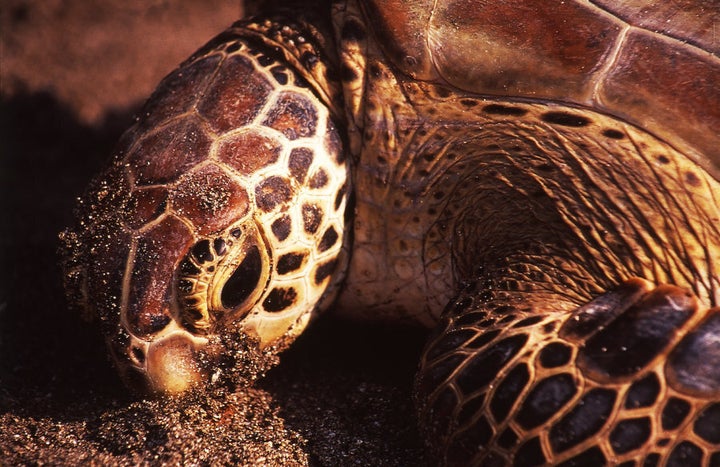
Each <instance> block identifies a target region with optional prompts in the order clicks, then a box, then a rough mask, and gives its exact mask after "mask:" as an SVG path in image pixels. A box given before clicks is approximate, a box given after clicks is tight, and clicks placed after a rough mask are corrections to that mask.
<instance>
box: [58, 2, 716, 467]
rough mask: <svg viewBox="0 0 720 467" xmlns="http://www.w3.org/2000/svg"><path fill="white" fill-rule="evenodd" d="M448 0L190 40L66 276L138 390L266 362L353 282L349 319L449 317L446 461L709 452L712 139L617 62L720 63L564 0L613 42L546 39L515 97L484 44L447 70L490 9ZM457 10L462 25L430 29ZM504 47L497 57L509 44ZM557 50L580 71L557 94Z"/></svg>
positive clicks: (647, 458)
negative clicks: (417, 16)
mask: <svg viewBox="0 0 720 467" xmlns="http://www.w3.org/2000/svg"><path fill="white" fill-rule="evenodd" d="M456 3H457V4H458V5H459V6H458V8H460V7H469V6H472V5H470V4H468V3H467V2H462V1H458V2H456ZM563 5H564V4H563ZM449 6H452V5H449V4H445V3H442V2H439V3H438V2H436V3H434V4H433V7H432V9H431V10H430V11H429V12H421V13H422V14H423V15H424V14H425V13H427V14H428V15H429V16H428V17H424V16H422V15H421V16H422V18H424V19H423V21H427V31H425V30H420V31H418V33H419V34H417V35H415V34H409V35H408V36H402V35H403V34H405V33H407V32H408V31H407V29H403V28H404V27H405V24H399V25H397V26H398V30H397V31H396V30H394V29H392V28H391V29H383V28H384V26H387V25H386V24H385V23H382V22H381V21H374V22H373V21H371V20H370V18H374V17H372V16H370V13H372V12H376V13H379V14H381V15H383V14H385V15H386V16H382V19H388V18H391V17H392V15H393V14H398V15H399V16H398V17H402V13H403V10H402V8H404V6H403V5H402V4H394V6H393V8H390V7H388V8H387V9H386V10H380V11H379V12H378V11H376V10H374V9H377V8H378V5H376V4H374V3H372V2H368V3H362V4H360V3H356V2H347V3H342V2H341V3H337V4H334V5H333V10H332V19H333V21H332V22H333V25H334V27H335V34H334V38H335V39H336V42H333V41H332V40H330V39H329V37H330V34H329V31H326V30H318V29H315V28H314V27H313V26H310V25H309V24H308V23H305V22H303V21H301V20H297V21H295V20H289V19H281V18H279V17H276V18H275V19H273V20H262V19H260V20H256V21H250V22H244V23H238V24H237V25H235V26H234V27H233V28H231V29H230V30H229V31H228V32H226V33H224V34H222V35H221V36H219V37H218V38H217V39H216V40H214V41H212V42H211V43H210V44H209V45H208V46H206V47H205V48H203V49H201V50H200V51H199V52H198V53H197V54H196V55H195V56H194V57H193V58H191V59H190V60H189V61H188V62H186V63H185V64H183V65H182V66H181V68H180V69H179V70H178V71H176V72H175V73H173V74H171V75H170V76H169V77H168V78H167V79H166V80H165V81H163V83H161V86H160V88H159V89H158V91H157V92H156V94H155V95H154V96H153V97H152V98H151V99H150V101H149V103H148V106H147V107H146V109H145V110H144V113H143V116H142V118H141V119H140V120H139V122H138V123H137V125H136V126H135V127H133V128H132V129H131V130H129V131H128V133H127V134H126V136H125V137H124V138H123V141H122V142H121V145H120V149H119V152H118V154H117V155H116V158H115V159H114V161H113V163H112V165H111V167H110V168H109V169H108V170H107V171H106V172H105V173H104V174H103V175H101V177H100V178H98V180H97V181H96V182H95V184H94V186H93V187H92V189H91V190H90V192H89V194H88V195H87V196H86V197H85V198H84V200H83V202H82V203H83V204H81V209H80V213H81V217H80V222H79V225H78V227H77V228H76V229H74V230H69V231H67V232H66V233H65V235H64V239H65V242H66V251H67V253H66V264H65V266H66V271H67V272H66V277H67V279H68V286H69V289H70V290H71V291H74V297H75V299H76V300H77V301H79V302H81V304H82V305H83V306H84V307H85V308H86V311H87V312H88V314H94V315H97V316H99V317H100V319H101V322H102V324H103V325H104V330H105V332H106V335H107V337H108V344H109V347H110V349H111V352H112V353H113V355H114V357H115V359H116V361H117V363H118V367H119V368H120V370H121V372H122V373H123V374H124V376H125V378H126V380H127V381H128V382H129V383H130V384H136V385H137V386H138V387H139V388H140V389H141V390H146V391H154V392H160V393H178V392H182V391H185V390H187V389H189V388H190V387H192V386H193V385H197V384H205V383H206V382H208V380H210V381H212V380H214V379H216V378H217V377H218V376H220V375H221V374H222V373H223V372H224V373H228V372H229V373H232V374H233V377H236V376H237V372H235V373H234V372H233V366H234V368H240V369H241V371H239V373H240V374H241V376H242V377H246V378H248V379H251V380H252V379H253V378H254V377H255V375H257V374H259V373H262V371H263V370H264V369H265V368H266V367H267V365H268V364H270V363H271V362H272V356H273V355H275V354H276V353H277V352H279V351H280V350H282V349H283V348H285V347H286V346H287V345H288V344H289V343H290V342H291V341H292V340H293V339H294V338H295V337H296V336H297V335H298V334H299V333H300V332H301V331H302V330H303V329H304V328H305V326H306V325H307V323H308V322H309V320H310V319H311V318H312V317H313V316H314V315H315V314H316V313H317V312H318V311H321V310H322V309H324V308H326V307H327V305H328V304H329V303H330V301H331V300H332V299H333V298H334V297H335V296H337V301H336V304H335V307H336V308H337V309H338V310H339V311H341V312H343V313H345V314H348V315H355V316H359V317H364V318H369V319H391V320H396V321H397V320H401V321H408V322H415V323H420V324H423V325H426V326H428V327H435V332H434V334H433V337H432V338H431V339H430V341H429V343H428V346H427V348H426V351H425V354H424V356H423V358H422V361H421V367H420V371H419V373H418V377H417V383H416V399H417V405H418V413H419V419H420V422H421V427H422V429H423V431H424V433H425V434H426V438H427V440H428V446H429V451H430V453H431V454H432V455H433V456H434V457H435V458H436V459H437V460H438V461H439V462H440V463H443V464H460V465H466V464H478V463H488V464H498V463H514V464H521V465H525V464H532V465H534V464H542V463H552V464H559V463H564V462H568V464H567V465H591V464H601V463H620V462H631V461H632V462H639V463H642V462H645V463H657V462H660V463H668V464H675V463H677V462H680V460H681V459H686V460H688V461H693V462H697V463H705V464H712V463H716V462H720V453H718V451H719V446H720V435H718V432H717V426H720V376H719V375H720V345H719V344H718V342H720V339H718V336H720V308H718V305H719V304H720V272H719V271H718V258H720V227H719V226H720V199H718V193H720V182H719V181H718V179H717V178H716V177H715V176H714V175H713V174H715V172H716V171H714V169H713V168H712V167H714V165H713V164H714V162H713V161H714V159H712V157H714V156H712V157H711V156H708V157H707V158H706V159H707V160H706V159H703V158H702V156H699V154H700V155H702V151H703V148H707V147H709V146H708V141H712V135H710V136H708V135H707V132H706V131H703V130H700V131H699V136H698V138H699V140H698V141H699V142H698V144H697V146H693V145H692V142H691V141H690V140H689V139H688V138H689V135H690V136H692V135H698V130H697V128H704V127H702V126H697V125H691V124H686V122H679V123H678V125H676V126H677V128H675V127H673V128H670V127H669V126H668V125H667V121H666V119H665V120H663V119H664V118H665V116H663V118H659V119H658V120H657V121H656V120H655V119H653V118H651V117H652V116H653V114H652V112H654V111H656V110H657V109H655V107H653V104H648V105H645V106H643V105H642V100H641V99H635V98H634V95H632V94H629V95H630V99H629V100H628V96H626V95H623V92H626V91H627V89H626V88H624V87H623V86H625V83H623V82H621V83H620V84H618V82H617V73H616V72H618V70H619V71H620V72H623V73H624V72H625V71H627V70H625V69H623V68H619V67H618V68H616V67H615V64H616V62H617V61H618V60H625V61H626V62H627V63H625V65H628V69H629V70H630V71H629V72H627V73H626V76H630V77H632V76H633V75H632V73H637V72H638V70H642V67H638V66H637V65H638V62H637V60H635V58H634V57H635V56H634V55H633V54H630V52H632V51H633V50H635V48H636V47H638V46H639V45H638V44H640V45H642V44H647V43H650V42H652V41H656V39H657V40H659V41H660V43H661V46H662V47H668V48H670V50H673V51H674V52H675V53H676V54H677V55H678V57H679V58H678V60H681V61H682V60H686V59H687V60H690V61H688V62H687V63H690V62H692V63H694V64H695V65H693V66H696V68H693V69H694V70H696V71H698V72H699V73H700V74H699V75H698V76H701V77H702V76H705V75H702V72H704V73H706V74H711V73H710V72H708V70H712V69H713V68H712V67H713V66H715V61H710V62H708V64H706V65H705V68H702V67H703V62H702V60H701V59H699V58H698V54H697V50H695V49H692V48H691V46H687V45H684V44H683V45H678V43H676V42H677V41H676V39H669V38H667V37H665V36H660V37H659V39H658V37H656V36H655V35H653V34H652V33H649V32H647V31H645V30H642V29H638V28H633V27H630V26H629V25H626V24H624V23H622V21H621V20H620V19H619V18H616V17H612V18H610V17H609V16H608V15H606V14H602V15H597V14H596V13H597V11H596V10H597V9H598V7H597V6H594V5H593V6H590V7H588V6H587V5H586V4H584V3H576V2H568V5H566V6H562V8H570V9H571V10H568V12H572V11H574V12H575V13H576V14H578V15H580V17H583V18H590V17H593V15H594V19H595V20H596V21H595V22H594V23H593V24H592V25H589V26H588V29H587V30H588V31H591V32H592V34H595V35H592V36H591V37H590V38H591V39H592V41H590V40H589V39H588V42H586V43H585V45H587V47H588V49H587V50H585V52H586V54H587V57H586V56H582V57H581V58H582V59H583V60H597V61H596V62H593V63H590V64H588V63H585V62H582V63H580V62H577V61H574V62H572V63H570V62H562V61H561V66H558V67H555V68H553V66H554V62H552V60H548V62H547V64H546V63H544V62H543V72H547V74H548V76H553V77H554V80H549V81H547V82H543V81H542V80H541V81H540V82H539V83H540V84H538V82H535V81H532V80H530V81H528V84H527V86H528V89H531V88H532V89H535V90H534V91H532V92H527V93H526V90H524V89H519V90H517V96H516V95H514V94H513V95H512V96H509V97H508V96H498V95H497V94H498V90H497V89H494V88H493V86H495V85H497V83H498V82H500V81H501V80H500V78H503V79H504V78H505V76H504V75H503V76H500V77H498V80H497V82H496V81H493V80H492V79H490V80H488V79H487V76H483V75H482V73H484V72H485V71H486V69H488V70H490V72H492V70H493V68H492V66H487V67H483V66H479V65H478V63H476V62H474V61H473V60H475V59H476V58H477V57H476V56H475V55H473V56H472V57H467V60H468V62H469V63H471V64H473V65H478V66H477V67H475V68H473V69H472V70H470V71H468V72H467V73H466V74H463V73H460V72H459V71H458V69H457V68H456V65H457V64H456V61H457V60H459V57H458V56H457V55H453V54H455V52H454V51H453V50H452V47H450V46H451V45H452V46H459V45H467V40H463V37H465V36H463V34H467V33H471V32H476V31H474V30H473V29H472V27H471V26H472V25H473V24H472V21H470V19H467V18H460V17H455V16H453V17H452V18H451V19H452V21H451V22H450V24H451V26H452V28H449V29H448V28H446V26H447V24H446V23H445V22H443V21H440V22H437V21H436V20H437V18H442V17H443V15H451V16H452V12H453V11H454V10H453V9H452V8H449ZM534 8H536V9H537V8H539V7H538V6H537V5H535V7H534ZM573 9H574V10H573ZM457 11H461V10H457ZM488 11H489V10H483V14H484V12H488ZM578 11H579V13H578ZM369 12H370V13H369ZM407 12H408V11H407V10H405V11H404V13H407ZM416 13H418V12H416ZM539 13H543V14H545V15H546V16H544V17H543V19H544V20H547V21H551V22H552V21H555V20H554V19H553V18H554V17H553V16H552V15H547V13H548V11H547V10H546V9H542V10H541V11H540V12H539ZM488 14H489V15H490V16H491V18H490V20H489V21H491V22H492V21H494V20H496V19H497V18H494V17H492V15H493V14H494V13H493V12H492V11H490V12H489V13H488ZM583 15H585V16H583ZM299 17H302V15H301V14H300V15H299ZM548 18H549V19H548ZM396 19H397V18H396ZM446 19H447V18H446ZM463 19H467V21H462V20H463ZM408 21H410V22H411V23H412V21H415V20H413V19H411V18H410V19H408ZM434 21H435V22H434ZM448 21H449V20H448ZM318 24H325V22H323V21H321V22H320V23H318ZM501 24H502V23H501ZM366 25H370V27H366ZM416 26H417V25H416ZM493 26H496V25H493ZM319 27H322V26H319ZM433 28H435V29H433ZM441 30H442V31H444V32H445V33H447V35H448V37H447V38H446V39H445V42H446V44H443V41H439V40H438V39H437V38H436V37H435V36H433V37H430V39H432V40H427V41H425V42H423V40H420V41H419V42H418V41H417V40H416V39H417V38H418V37H420V38H421V39H422V37H423V36H422V34H424V33H428V34H429V33H430V32H429V31H434V32H435V33H437V32H438V31H441ZM505 32H507V31H504V30H502V29H500V30H498V31H496V33H497V35H498V37H503V36H502V34H504V33H505ZM564 32H566V33H568V34H569V36H568V37H569V39H568V38H563V41H564V42H563V41H560V42H559V44H558V47H559V48H561V49H562V48H563V47H566V48H567V47H569V48H570V50H571V51H572V50H574V49H572V47H574V46H572V45H568V44H574V42H573V40H574V39H573V36H572V34H574V32H573V31H569V30H567V31H564ZM584 32H586V31H585V30H581V31H580V33H584ZM393 34H397V35H398V36H397V37H402V38H403V40H405V41H406V43H399V44H391V43H388V37H390V38H392V37H393ZM453 34H459V35H458V36H453ZM380 38H384V39H385V42H382V41H381V40H380ZM466 39H467V38H466ZM433 41H435V42H433ZM454 41H455V42H454ZM672 41H676V42H672ZM436 42H437V43H436ZM427 44H430V45H438V44H439V45H440V46H442V45H447V47H446V48H442V47H438V48H437V49H422V47H424V46H425V45H427ZM597 44H600V45H601V46H602V47H600V46H598V45H597ZM495 45H496V46H497V47H498V48H497V49H493V53H495V54H496V55H497V56H493V55H492V54H490V55H487V61H488V63H493V62H492V61H491V59H496V60H500V59H502V60H505V59H506V58H507V57H506V56H510V57H514V56H515V55H514V54H515V49H512V48H511V50H510V51H508V50H505V49H503V48H502V46H501V45H498V44H495ZM403 47H405V48H404V49H403ZM413 47H416V48H415V49H413ZM428 47H429V46H428ZM603 47H604V48H603ZM336 48H337V54H335V52H334V51H335V49H336ZM563 50H564V49H563ZM603 51H604V52H603ZM511 52H512V53H511ZM545 52H548V53H549V52H553V50H549V51H548V50H546V51H545ZM404 54H405V55H404ZM593 54H595V55H593ZM398 57H400V58H398ZM452 57H454V58H455V61H449V62H448V59H449V58H452ZM493 57H494V58H493ZM588 57H589V58H588ZM593 57H594V58H593ZM688 57H690V58H689V59H688ZM551 58H552V57H551ZM565 58H566V57H562V59H565ZM513 60H517V57H516V58H514V59H513ZM533 63H535V62H533V60H529V61H528V62H527V63H524V64H523V63H521V64H520V65H521V66H520V69H519V70H520V71H519V72H518V74H517V75H513V76H512V77H511V79H510V80H509V81H507V82H505V84H504V86H506V87H507V88H508V89H510V88H511V87H512V86H515V85H516V81H517V82H519V81H522V78H523V76H522V72H523V71H525V72H527V70H523V68H522V65H525V66H527V67H530V66H531V65H532V64H533ZM578 63H580V65H579V66H578ZM683 63H686V62H683ZM698 64H699V65H698ZM481 65H482V63H481ZM546 65H547V66H546ZM591 65H592V66H591ZM631 65H632V66H631ZM641 65H642V64H641ZM504 66H506V67H507V69H508V70H510V69H511V68H512V67H513V66H514V64H512V63H510V64H507V63H506V64H505V65H504ZM572 66H577V68H575V69H572ZM583 67H589V68H590V69H591V70H592V71H584V68H583ZM633 67H635V68H633ZM516 71H517V70H516ZM516 71H513V73H515V72H516ZM563 73H566V74H567V77H568V80H569V79H570V78H571V77H572V78H573V79H575V78H577V76H576V75H573V74H572V73H577V74H578V75H579V76H580V77H581V78H587V79H586V80H585V81H583V80H579V81H578V80H577V79H576V81H573V82H570V81H568V84H567V89H564V88H562V87H558V83H562V80H561V79H559V78H558V76H557V75H558V74H560V76H561V77H562V76H565V75H563ZM621 75H622V73H621ZM533 77H536V76H534V75H533V76H531V78H533ZM542 77H543V78H544V77H545V75H543V76H542ZM491 78H492V77H491ZM548 79H549V78H548ZM478 83H485V86H487V88H482V87H481V86H480V85H479V84H478ZM630 84H632V83H630ZM642 84H644V83H638V85H642ZM533 86H534V87H535V88H533ZM537 89H539V90H540V91H542V92H538V90H537ZM483 91H487V94H486V93H485V92H483ZM543 92H544V93H545V94H543ZM563 93H567V98H565V97H566V96H565V94H563ZM698 96H701V97H702V95H701V94H697V95H692V96H689V98H688V102H694V101H692V99H697V98H698ZM667 98H668V94H667V93H666V92H665V89H660V90H659V94H658V101H663V99H667ZM623 99H625V100H623ZM606 101H607V102H606ZM663 102H664V101H663ZM681 104H682V105H681ZM686 104H687V103H686V102H685V101H683V102H680V103H678V108H679V109H680V110H681V111H686V115H688V116H689V117H688V118H690V119H691V120H692V119H696V117H698V116H701V113H692V110H693V107H692V105H690V106H688V105H686ZM613 106H614V107H613ZM687 109H690V111H688V110H687ZM708 116H709V117H710V118H714V117H713V116H714V114H712V113H708ZM658 122H660V123H658ZM645 123H647V125H645ZM663 125H665V127H663ZM713 154H714V153H713ZM350 164H352V167H350ZM349 174H350V176H349ZM351 190H352V193H353V194H354V203H353V204H352V209H349V210H348V209H346V208H347V207H348V197H349V193H350V192H351ZM346 214H349V215H350V216H349V217H350V218H352V221H353V222H352V226H351V225H350V223H346V219H345V216H346ZM348 261H349V262H348ZM663 284H672V285H663ZM228 355H229V356H230V358H229V360H228V358H227V356H228ZM227 361H230V362H231V364H230V365H229V366H228V365H227V364H223V363H222V362H227Z"/></svg>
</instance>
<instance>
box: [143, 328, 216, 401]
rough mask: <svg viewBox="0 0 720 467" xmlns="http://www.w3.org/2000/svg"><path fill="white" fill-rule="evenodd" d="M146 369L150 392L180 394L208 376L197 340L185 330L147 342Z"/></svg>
mask: <svg viewBox="0 0 720 467" xmlns="http://www.w3.org/2000/svg"><path fill="white" fill-rule="evenodd" d="M145 371H146V374H147V381H148V384H149V385H150V390H151V392H153V393H163V394H179V393H182V392H185V391H187V390H188V389H190V388H191V387H192V386H194V385H196V384H198V383H200V382H202V381H206V380H207V378H208V376H207V374H206V372H205V371H204V370H203V369H202V365H201V361H200V353H199V349H198V345H197V343H196V342H193V340H192V339H191V338H190V337H189V336H187V335H186V334H185V333H173V334H171V335H169V336H167V337H165V338H162V339H159V340H157V341H155V342H152V343H150V345H149V346H148V351H147V357H146V368H145Z"/></svg>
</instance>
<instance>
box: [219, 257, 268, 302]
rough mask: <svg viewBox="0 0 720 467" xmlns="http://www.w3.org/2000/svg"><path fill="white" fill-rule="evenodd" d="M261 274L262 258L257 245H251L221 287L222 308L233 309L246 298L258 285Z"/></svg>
mask: <svg viewBox="0 0 720 467" xmlns="http://www.w3.org/2000/svg"><path fill="white" fill-rule="evenodd" d="M261 275H262V258H261V257H260V251H259V250H258V247H257V246H255V245H253V246H252V247H251V248H249V249H248V251H247V254H246V255H245V259H243V261H242V263H240V266H238V267H237V269H235V272H233V273H232V275H231V276H230V277H229V278H228V280H227V281H226V282H225V285H224V286H223V288H222V292H221V293H220V301H221V302H222V306H223V308H226V309H233V308H235V307H237V306H239V305H241V304H242V303H243V302H244V301H245V300H247V298H248V297H249V296H250V294H252V292H253V291H254V290H255V289H256V288H257V287H258V284H259V282H260V276H261Z"/></svg>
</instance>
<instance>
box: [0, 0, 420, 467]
mask: <svg viewBox="0 0 720 467" xmlns="http://www.w3.org/2000/svg"><path fill="white" fill-rule="evenodd" d="M241 11H242V9H241V6H240V4H239V2H238V1H235V0H233V1H229V0H226V1H221V0H213V1H208V2H193V1H189V0H156V1H141V0H132V1H120V0H108V1H103V2H100V1H97V2H96V1H87V0H74V1H69V0H68V1H61V0H57V1H52V0H46V1H44V0H37V1H17V0H10V1H7V0H6V1H4V2H3V3H2V6H0V32H1V34H2V36H1V42H0V46H1V48H0V53H1V54H2V55H1V56H0V67H1V69H0V72H1V74H0V93H1V94H0V132H1V133H0V213H2V218H1V219H0V255H1V256H0V260H1V262H0V266H1V267H2V273H1V275H0V284H1V285H0V427H2V428H1V429H0V464H3V465H7V464H11V465H12V464H37V463H52V464H76V463H79V462H87V461H89V460H94V461H95V462H96V463H99V464H108V463H109V464H120V465H133V464H137V463H142V464H159V463H176V464H178V463H184V464H187V463H190V462H197V463H199V464H201V465H202V464H217V463H247V464H249V463H262V464H266V465H279V464H282V465H296V464H308V463H309V464H311V465H353V464H357V465H418V464H421V463H422V458H421V454H420V453H421V448H420V443H419V440H418V434H417V431H416V429H415V421H414V418H413V409H412V401H411V396H410V389H411V385H412V376H413V373H414V370H415V366H416V362H417V359H418V356H419V352H420V350H421V347H422V342H423V332H421V331H417V330H412V329H404V328H399V327H397V328H396V327H392V326H380V325H366V324H358V323H348V322H344V321H340V320H338V319H334V318H331V317H326V318H324V319H323V320H321V321H320V322H319V323H317V325H316V326H314V327H313V328H311V329H310V330H309V331H308V332H307V333H306V335H304V336H302V337H301V338H300V339H299V341H298V342H297V345H295V346H294V347H293V348H292V349H291V350H290V351H289V352H287V353H286V354H285V355H283V357H282V360H281V364H280V365H279V366H278V367H277V368H275V369H273V370H271V372H270V373H269V374H268V376H267V377H266V378H265V379H263V380H262V381H260V382H259V383H258V384H257V385H256V387H255V388H251V389H246V390H239V391H237V392H234V393H227V392H226V393H222V392H217V393H214V394H207V395H194V396H192V397H189V398H185V399H178V400H155V401H151V400H140V399H137V398H133V397H132V396H131V395H130V394H128V392H127V391H126V390H125V389H124V388H123V387H122V385H121V384H120V382H119V380H118V379H117V377H116V375H115V373H114V371H113V370H112V367H111V366H110V363H109V361H108V359H107V357H106V354H105V349H104V345H103V342H102V340H101V338H100V336H99V334H98V332H97V330H96V329H95V327H94V325H93V324H88V323H84V322H82V321H81V320H80V319H79V317H77V316H76V315H74V314H71V313H70V312H68V311H67V306H66V304H65V302H64V296H63V292H62V287H61V275H60V271H59V268H58V264H57V263H58V260H57V253H56V250H57V247H58V240H57V234H58V232H59V231H61V230H62V229H63V228H64V227H65V225H67V224H68V223H69V222H70V219H71V215H72V208H73V205H74V200H75V198H76V197H77V196H78V195H79V194H80V193H81V192H82V190H83V187H84V186H85V185H86V184H87V182H88V181H89V179H90V177H91V176H92V174H94V173H95V172H97V171H98V170H99V169H100V167H101V166H102V164H103V162H104V161H105V160H106V158H107V157H108V156H109V154H110V152H111V151H112V147H113V145H114V143H115V141H116V140H117V138H118V137H119V135H120V134H121V133H122V131H123V129H124V128H126V127H127V126H129V125H130V123H131V122H132V118H133V113H134V112H136V111H137V109H138V108H139V106H140V105H141V104H142V102H143V100H144V98H145V96H147V95H149V94H150V92H151V91H152V88H153V87H154V85H155V84H156V83H157V82H158V81H159V80H160V78H162V76H163V75H165V74H166V73H168V72H169V71H171V70H172V68H174V66H175V65H176V64H177V63H179V62H180V61H181V60H182V59H183V58H185V57H186V56H188V55H189V54H190V53H192V52H193V51H194V50H195V49H196V48H198V47H199V46H200V45H202V44H203V43H204V42H205V41H207V40H209V39H210V38H211V37H212V36H213V35H215V34H216V33H218V32H219V31H221V30H222V29H223V28H224V27H226V26H227V25H229V24H230V23H232V22H233V21H234V20H235V19H236V18H237V17H239V16H240V15H241Z"/></svg>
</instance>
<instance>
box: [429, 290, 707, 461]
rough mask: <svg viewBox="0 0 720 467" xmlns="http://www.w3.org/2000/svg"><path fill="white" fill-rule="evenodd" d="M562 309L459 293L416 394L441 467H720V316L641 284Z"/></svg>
mask: <svg viewBox="0 0 720 467" xmlns="http://www.w3.org/2000/svg"><path fill="white" fill-rule="evenodd" d="M559 303H560V302H558V304H556V303H554V302H553V301H540V302H539V303H538V302H537V301H531V300H522V299H521V298H518V299H516V300H513V297H510V298H504V299H503V300H496V299H490V300H487V299H484V297H482V294H481V293H478V292H464V293H462V294H461V296H460V297H459V298H458V299H457V300H456V301H455V302H453V303H452V304H451V305H450V306H449V307H448V309H447V310H446V311H445V314H444V316H443V321H442V323H441V324H440V326H439V328H438V332H437V333H435V334H434V336H433V338H432V339H431V340H430V342H429V344H428V346H427V348H426V350H425V353H424V355H423V359H422V363H421V367H420V371H419V373H418V377H417V382H416V392H417V397H418V400H417V402H418V409H419V417H420V424H421V426H423V427H424V429H425V438H426V440H427V442H428V444H429V447H430V449H431V450H432V451H433V453H434V454H435V456H436V457H437V459H438V460H439V461H440V462H441V463H442V464H449V465H479V464H482V465H505V464H513V465H542V464H553V465H577V466H580V465H582V466H589V465H606V464H621V463H624V462H628V463H627V464H623V465H659V464H663V465H683V466H689V465H718V464H719V463H720V308H713V309H709V310H708V309H704V310H703V309H700V307H699V304H698V301H697V299H696V298H695V297H694V296H693V295H692V294H690V293H689V292H687V291H685V290H683V289H680V288H678V287H674V286H669V285H661V286H657V287H655V286H654V285H652V284H651V283H649V282H647V281H644V280H640V279H632V280H629V281H627V282H625V283H624V284H622V285H621V286H619V287H618V288H617V289H615V290H613V291H610V292H607V293H605V294H603V295H601V296H599V297H597V298H596V299H595V300H593V301H591V302H590V303H588V304H586V305H584V306H582V307H580V308H578V309H576V310H574V311H572V312H570V313H568V312H567V311H561V309H562V306H560V305H559ZM556 305H558V306H556ZM559 308H560V309H559ZM632 461H634V462H632ZM664 463H666V464H664Z"/></svg>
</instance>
